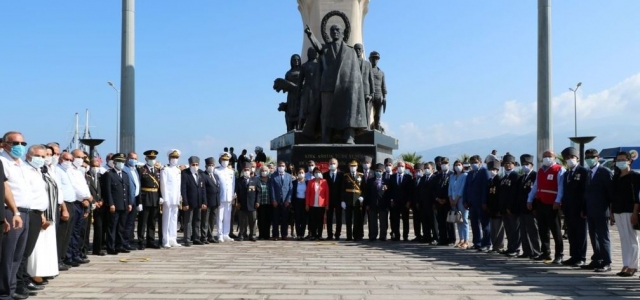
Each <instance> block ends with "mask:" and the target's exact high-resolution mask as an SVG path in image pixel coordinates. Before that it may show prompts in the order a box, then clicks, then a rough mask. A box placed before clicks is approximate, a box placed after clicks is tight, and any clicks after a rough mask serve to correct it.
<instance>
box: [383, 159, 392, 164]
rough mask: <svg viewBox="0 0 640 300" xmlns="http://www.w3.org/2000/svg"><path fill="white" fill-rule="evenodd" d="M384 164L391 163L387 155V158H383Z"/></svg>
mask: <svg viewBox="0 0 640 300" xmlns="http://www.w3.org/2000/svg"><path fill="white" fill-rule="evenodd" d="M384 164H385V165H386V164H393V159H391V158H388V157H387V158H385V159H384Z"/></svg>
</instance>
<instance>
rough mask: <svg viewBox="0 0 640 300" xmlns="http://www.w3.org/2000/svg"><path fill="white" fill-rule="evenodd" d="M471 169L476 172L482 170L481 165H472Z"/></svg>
mask: <svg viewBox="0 0 640 300" xmlns="http://www.w3.org/2000/svg"><path fill="white" fill-rule="evenodd" d="M471 169H472V170H474V171H478V170H480V165H479V164H471Z"/></svg>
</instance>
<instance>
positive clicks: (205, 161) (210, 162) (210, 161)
mask: <svg viewBox="0 0 640 300" xmlns="http://www.w3.org/2000/svg"><path fill="white" fill-rule="evenodd" d="M204 163H205V164H207V165H215V164H216V161H215V160H214V159H213V157H207V158H205V159H204Z"/></svg>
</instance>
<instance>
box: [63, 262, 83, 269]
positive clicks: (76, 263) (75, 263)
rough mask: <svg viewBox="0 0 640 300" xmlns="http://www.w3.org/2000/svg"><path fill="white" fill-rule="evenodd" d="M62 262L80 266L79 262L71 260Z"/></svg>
mask: <svg viewBox="0 0 640 300" xmlns="http://www.w3.org/2000/svg"><path fill="white" fill-rule="evenodd" d="M64 264H65V265H67V266H71V267H74V268H75V267H79V266H80V263H78V262H75V261H72V260H71V261H65V262H64Z"/></svg>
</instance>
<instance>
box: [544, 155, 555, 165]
mask: <svg viewBox="0 0 640 300" xmlns="http://www.w3.org/2000/svg"><path fill="white" fill-rule="evenodd" d="M553 162H554V159H553V158H551V157H543V158H542V165H543V166H545V167H550V166H551V165H553Z"/></svg>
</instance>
